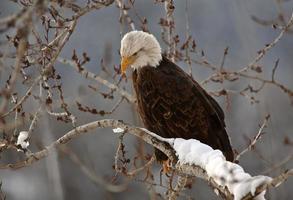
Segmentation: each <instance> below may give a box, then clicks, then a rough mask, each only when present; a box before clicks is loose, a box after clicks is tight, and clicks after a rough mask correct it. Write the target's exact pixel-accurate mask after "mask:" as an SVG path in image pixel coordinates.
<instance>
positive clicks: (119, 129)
mask: <svg viewBox="0 0 293 200" xmlns="http://www.w3.org/2000/svg"><path fill="white" fill-rule="evenodd" d="M113 132H114V133H123V132H124V129H123V128H114V129H113Z"/></svg>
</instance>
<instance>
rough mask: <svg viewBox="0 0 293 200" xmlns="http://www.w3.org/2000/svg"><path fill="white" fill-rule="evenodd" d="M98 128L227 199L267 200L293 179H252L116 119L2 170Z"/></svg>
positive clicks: (220, 160)
mask: <svg viewBox="0 0 293 200" xmlns="http://www.w3.org/2000/svg"><path fill="white" fill-rule="evenodd" d="M96 128H112V129H113V131H114V133H118V134H119V133H123V134H125V133H130V134H132V135H134V136H136V137H139V138H140V139H142V140H144V141H145V142H146V143H148V144H150V145H152V146H154V147H156V148H158V149H159V150H161V151H162V152H164V153H165V154H166V155H167V156H168V158H169V159H170V161H171V164H172V168H173V169H174V170H175V172H177V173H178V174H179V175H182V176H190V177H194V176H195V177H199V178H203V179H204V180H206V181H207V182H209V184H210V185H211V186H212V187H213V188H214V190H215V191H217V193H218V194H219V195H220V196H221V197H223V198H225V199H236V200H240V199H252V198H255V199H264V194H265V191H266V190H267V189H268V187H277V186H279V185H280V184H281V183H283V182H284V181H285V180H286V179H287V178H288V177H289V176H292V175H293V173H292V170H289V171H287V172H285V173H284V174H282V175H280V176H278V177H276V178H274V179H272V178H270V177H267V176H251V175H250V174H248V173H246V172H244V170H243V168H242V167H241V166H240V165H238V164H235V163H232V162H228V161H226V159H225V157H224V156H223V154H222V152H221V151H219V150H213V149H212V148H211V147H209V146H208V145H205V144H203V143H201V142H199V141H198V140H195V139H190V140H184V139H181V138H175V139H174V138H171V139H166V138H162V137H160V136H158V135H156V134H155V133H152V132H150V131H148V130H146V129H144V128H140V127H134V126H131V125H128V124H126V123H124V122H123V121H120V120H114V119H104V120H98V121H94V122H90V123H88V124H84V125H81V126H78V127H76V128H75V129H73V130H71V131H69V132H68V133H66V134H65V135H64V136H62V137H61V138H59V139H58V140H56V141H55V142H53V143H52V144H50V145H49V146H47V147H46V148H44V149H43V150H41V151H39V152H36V153H33V154H31V155H30V156H28V157H27V159H26V160H24V161H21V162H18V163H14V164H6V165H1V166H0V169H8V168H10V169H17V168H21V167H26V166H29V165H31V164H33V163H34V162H36V161H38V160H40V159H43V158H45V157H47V156H48V155H49V153H52V152H54V151H53V150H54V149H55V148H58V147H59V146H60V145H62V144H65V143H68V142H69V141H70V140H72V139H74V138H77V137H79V136H81V135H84V134H87V133H89V132H90V131H91V130H94V129H96Z"/></svg>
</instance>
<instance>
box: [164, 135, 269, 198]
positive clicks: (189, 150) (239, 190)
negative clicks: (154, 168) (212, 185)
mask: <svg viewBox="0 0 293 200" xmlns="http://www.w3.org/2000/svg"><path fill="white" fill-rule="evenodd" d="M172 141H173V148H174V149H175V151H176V153H177V156H178V159H179V161H178V162H179V163H182V164H190V165H192V164H194V165H197V166H200V167H201V168H203V169H204V170H205V171H206V172H207V175H208V176H209V177H212V178H213V179H214V180H215V181H216V183H217V184H219V185H221V186H227V188H228V189H229V191H230V192H231V193H232V194H233V195H234V200H240V199H241V198H243V197H244V196H245V195H246V194H248V193H249V192H250V193H251V194H252V195H254V194H255V191H256V188H257V187H258V186H260V185H262V184H265V183H268V182H270V181H271V180H272V179H271V178H270V177H267V176H253V177H252V176H251V175H250V174H248V173H246V172H244V170H243V168H242V167H241V166H240V165H237V164H235V163H232V162H229V161H226V158H225V156H224V155H223V153H222V152H221V151H220V150H213V149H212V148H211V147H210V146H208V145H206V144H203V143H201V142H200V141H198V140H195V139H190V140H184V139H181V138H176V139H173V140H172ZM170 144H171V145H172V143H170ZM264 195H265V191H264V192H262V193H261V194H259V195H258V196H257V197H256V198H255V199H258V200H262V199H265V198H264Z"/></svg>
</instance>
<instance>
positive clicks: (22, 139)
mask: <svg viewBox="0 0 293 200" xmlns="http://www.w3.org/2000/svg"><path fill="white" fill-rule="evenodd" d="M27 138H28V132H27V131H20V133H19V135H18V137H17V142H16V145H20V146H21V148H23V149H27V147H28V146H29V144H30V143H29V141H27Z"/></svg>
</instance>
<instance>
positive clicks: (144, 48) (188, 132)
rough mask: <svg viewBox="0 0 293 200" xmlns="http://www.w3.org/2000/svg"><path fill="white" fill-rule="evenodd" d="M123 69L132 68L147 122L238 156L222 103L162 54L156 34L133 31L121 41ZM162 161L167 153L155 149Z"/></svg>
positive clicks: (162, 131) (158, 129) (153, 128)
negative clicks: (228, 129) (231, 141)
mask: <svg viewBox="0 0 293 200" xmlns="http://www.w3.org/2000/svg"><path fill="white" fill-rule="evenodd" d="M120 54H121V72H122V73H123V74H125V71H126V69H127V67H129V66H131V67H132V68H133V74H132V80H133V87H134V90H135V93H136V97H137V105H138V112H139V114H140V117H141V119H142V122H143V124H144V125H145V127H146V128H147V129H148V130H150V131H152V132H154V133H156V134H158V135H160V136H162V137H165V138H184V139H197V140H199V141H201V142H202V143H205V144H207V145H209V146H211V147H212V148H214V149H219V150H221V151H222V152H223V154H224V155H225V157H226V159H227V160H229V161H233V159H234V155H233V151H232V147H231V144H230V141H229V137H228V135H227V132H226V130H225V122H224V113H223V110H222V109H221V107H220V106H219V104H218V103H217V102H216V101H215V100H214V99H213V98H212V97H211V96H210V95H209V94H208V93H207V92H206V91H205V90H204V89H203V88H202V87H201V86H200V85H199V84H198V83H197V82H196V81H195V80H193V78H192V77H191V76H189V75H188V74H187V73H185V72H184V71H183V70H182V69H181V68H180V67H178V66H177V65H176V64H175V63H173V62H171V61H170V60H169V59H168V58H166V57H165V56H163V55H162V53H161V47H160V45H159V43H158V41H157V40H156V38H155V37H154V36H153V35H152V34H149V33H146V32H143V31H131V32H129V33H127V34H125V36H124V37H123V38H122V40H121V49H120ZM155 155H156V158H157V160H158V161H166V160H167V159H168V158H167V156H166V155H165V154H164V153H162V152H161V151H159V150H158V149H155Z"/></svg>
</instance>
